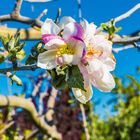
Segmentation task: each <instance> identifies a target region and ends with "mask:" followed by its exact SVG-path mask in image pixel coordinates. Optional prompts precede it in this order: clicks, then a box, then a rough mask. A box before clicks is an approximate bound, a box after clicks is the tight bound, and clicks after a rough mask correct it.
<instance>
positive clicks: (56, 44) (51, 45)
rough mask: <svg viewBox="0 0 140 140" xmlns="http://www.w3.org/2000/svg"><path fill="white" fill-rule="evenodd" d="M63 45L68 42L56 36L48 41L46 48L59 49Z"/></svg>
mask: <svg viewBox="0 0 140 140" xmlns="http://www.w3.org/2000/svg"><path fill="white" fill-rule="evenodd" d="M63 45H66V43H65V42H64V41H63V40H62V39H59V38H55V39H52V40H50V41H49V42H48V43H46V44H45V47H44V48H45V49H47V50H51V49H58V48H59V47H60V46H63Z"/></svg>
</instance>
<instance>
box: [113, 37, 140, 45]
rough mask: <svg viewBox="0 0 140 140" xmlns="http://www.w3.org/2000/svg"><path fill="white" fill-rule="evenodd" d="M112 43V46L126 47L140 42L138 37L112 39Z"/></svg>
mask: <svg viewBox="0 0 140 140" xmlns="http://www.w3.org/2000/svg"><path fill="white" fill-rule="evenodd" d="M112 41H113V43H114V44H123V45H128V44H133V43H134V42H139V41H140V36H134V37H122V38H120V39H113V40H112Z"/></svg>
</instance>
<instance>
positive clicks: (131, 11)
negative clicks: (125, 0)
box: [114, 3, 140, 22]
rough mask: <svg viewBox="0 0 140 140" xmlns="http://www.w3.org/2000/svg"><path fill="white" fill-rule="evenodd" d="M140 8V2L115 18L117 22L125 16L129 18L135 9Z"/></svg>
mask: <svg viewBox="0 0 140 140" xmlns="http://www.w3.org/2000/svg"><path fill="white" fill-rule="evenodd" d="M138 9H140V3H138V4H137V5H135V6H134V7H133V8H132V9H130V10H129V11H127V12H126V13H124V14H122V15H120V16H118V17H116V18H114V20H115V22H119V21H121V20H123V19H125V18H128V17H129V16H131V15H132V14H133V13H134V12H135V11H137V10H138Z"/></svg>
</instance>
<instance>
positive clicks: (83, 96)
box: [72, 85, 93, 104]
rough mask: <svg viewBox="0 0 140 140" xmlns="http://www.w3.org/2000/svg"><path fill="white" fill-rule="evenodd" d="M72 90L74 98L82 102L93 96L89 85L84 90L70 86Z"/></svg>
mask: <svg viewBox="0 0 140 140" xmlns="http://www.w3.org/2000/svg"><path fill="white" fill-rule="evenodd" d="M72 91H73V94H74V96H75V98H76V99H77V100H78V101H79V102H81V103H83V104H85V103H86V102H88V101H89V100H90V99H91V98H92V96H93V91H92V87H91V85H90V86H89V87H88V88H86V92H85V91H83V90H81V89H78V88H72Z"/></svg>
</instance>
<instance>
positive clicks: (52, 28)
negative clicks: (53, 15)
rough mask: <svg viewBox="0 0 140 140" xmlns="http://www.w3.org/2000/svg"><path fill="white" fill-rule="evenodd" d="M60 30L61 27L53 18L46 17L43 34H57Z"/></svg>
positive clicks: (42, 28)
mask: <svg viewBox="0 0 140 140" xmlns="http://www.w3.org/2000/svg"><path fill="white" fill-rule="evenodd" d="M59 32H60V28H59V27H58V26H57V25H56V24H55V23H54V22H53V21H52V19H48V18H47V19H46V21H45V22H44V23H43V25H42V27H41V33H42V34H55V35H57V34H58V33H59Z"/></svg>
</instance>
